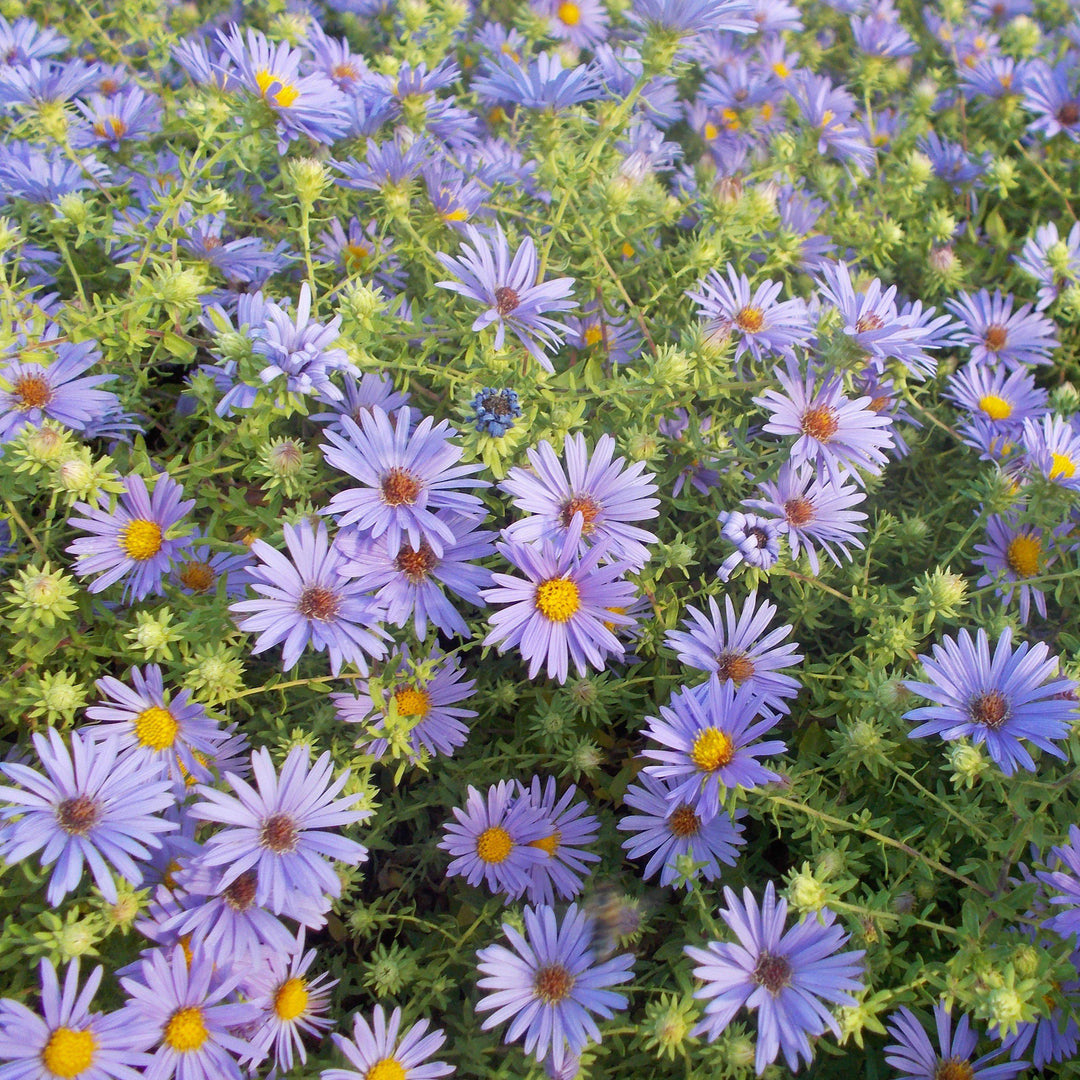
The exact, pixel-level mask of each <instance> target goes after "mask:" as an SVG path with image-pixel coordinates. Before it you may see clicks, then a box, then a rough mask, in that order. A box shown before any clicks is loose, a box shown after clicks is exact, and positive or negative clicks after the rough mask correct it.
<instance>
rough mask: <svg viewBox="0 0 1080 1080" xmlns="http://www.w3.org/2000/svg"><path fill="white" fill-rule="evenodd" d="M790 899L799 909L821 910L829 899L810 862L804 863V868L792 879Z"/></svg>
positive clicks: (794, 906)
mask: <svg viewBox="0 0 1080 1080" xmlns="http://www.w3.org/2000/svg"><path fill="white" fill-rule="evenodd" d="M788 901H789V902H790V904H791V906H792V907H793V908H795V909H796V910H797V911H820V910H821V909H822V908H823V907H824V906H825V904H826V902H827V901H828V896H827V894H826V892H825V889H824V888H822V885H821V882H819V881H818V880H817V878H815V877H814V874H813V872H812V871H811V869H810V864H809V863H803V866H802V869H801V870H800V871H799V872H798V873H797V874H796V875H795V876H794V877H793V878H792V879H791V884H790V885H789V886H788Z"/></svg>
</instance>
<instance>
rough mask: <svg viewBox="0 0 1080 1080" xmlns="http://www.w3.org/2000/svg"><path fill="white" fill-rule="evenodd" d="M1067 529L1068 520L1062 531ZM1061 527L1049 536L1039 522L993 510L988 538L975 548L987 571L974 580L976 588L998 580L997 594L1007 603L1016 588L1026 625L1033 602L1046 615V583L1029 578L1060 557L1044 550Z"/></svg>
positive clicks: (981, 564) (1021, 617) (987, 528)
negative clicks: (1025, 521)
mask: <svg viewBox="0 0 1080 1080" xmlns="http://www.w3.org/2000/svg"><path fill="white" fill-rule="evenodd" d="M1067 529H1068V525H1067V524H1066V525H1064V526H1063V527H1062V529H1061V531H1065V530H1067ZM1058 531H1059V530H1057V529H1055V530H1054V531H1053V533H1051V534H1050V535H1049V536H1048V535H1047V534H1046V533H1044V532H1043V530H1042V529H1040V528H1039V527H1038V526H1036V525H1023V524H1021V523H1020V522H1019V521H1018V519H1017V518H1016V516H1015V515H1013V514H1007V515H1004V516H1003V515H1001V514H991V515H990V517H988V518H987V519H986V541H987V542H986V543H985V544H976V545H975V550H976V551H977V552H979V553H980V554H981V555H982V556H983V558H981V559H976V560H975V561H976V565H978V566H981V567H982V568H983V569H984V570H985V571H986V573H985V574H983V575H982V576H981V577H980V578H979V580H978V581H977V582H976V583H975V585H976V588H979V589H981V588H982V587H983V586H984V585H993V584H998V585H999V588H997V589H996V590H995V595H997V596H1000V597H1001V598H1002V601H1003V602H1004V603H1005V604H1008V603H1011V601H1012V598H1013V593H1014V592H1015V593H1018V595H1019V606H1020V621H1021V622H1022V623H1023V624H1025V625H1026V624H1027V621H1028V618H1029V617H1030V615H1031V604H1032V602H1034V604H1035V610H1036V611H1037V612H1038V613H1039V614H1040V615H1041V616H1042V617H1043V618H1044V619H1045V618H1046V596H1045V587H1044V586H1042V585H1039V584H1037V583H1035V582H1033V581H1030V580H1029V579H1030V578H1033V577H1037V576H1038V575H1040V574H1042V573H1044V572H1045V571H1046V570H1047V569H1049V568H1050V567H1051V566H1053V564H1054V563H1055V562H1056V561H1057V556H1056V555H1055V554H1053V553H1052V551H1051V552H1047V551H1044V550H1043V546H1044V544H1045V543H1046V541H1047V540H1052V539H1053V538H1054V536H1055V534H1056V533H1057V532H1058ZM1002 583H1003V584H1002Z"/></svg>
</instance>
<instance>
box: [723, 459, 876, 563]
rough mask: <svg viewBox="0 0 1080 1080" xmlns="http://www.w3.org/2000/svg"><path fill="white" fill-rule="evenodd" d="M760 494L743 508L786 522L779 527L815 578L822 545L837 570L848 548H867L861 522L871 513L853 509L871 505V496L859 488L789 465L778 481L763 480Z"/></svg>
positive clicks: (863, 527)
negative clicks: (803, 553) (752, 508)
mask: <svg viewBox="0 0 1080 1080" xmlns="http://www.w3.org/2000/svg"><path fill="white" fill-rule="evenodd" d="M758 490H759V491H760V492H761V493H762V495H764V496H765V497H764V498H762V499H744V500H743V505H744V506H752V507H754V508H755V509H756V510H761V511H763V512H764V513H766V514H774V515H775V516H776V517H777V518H779V519H781V520H780V521H778V523H777V528H778V529H779V530H780V531H781V532H782V533H784V534H785V535H786V536H787V538H788V546H789V547H790V548H791V555H792V558H795V559H797V558H798V557H799V554H800V552H803V551H805V552H806V557H807V560H808V561H809V563H810V568H811V569H812V570H813V572H814V573H815V574H817V573H818V572H819V571H820V564H819V562H818V552H817V548H818V545H820V547H821V549H822V551H824V552H825V554H826V555H828V556H829V558H830V559H832V561H833V562H834V563H836V565H837V566H839V565H840V555H843V556H844V558H845V559H847V558H850V556H849V555H848V546H849V545H850V546H851V547H856V548H859V549H860V550H861V549H862V547H863V543H862V541H861V540H860V539H859V534H860V533H864V532H866V526H864V525H862V524H860V523H861V522H863V521H865V520H866V514H864V513H863V512H862V511H861V510H854V509H852V508H853V507H856V506H859V505H860V504H861V503H863V502H865V501H866V492H865V491H862V490H860V489H859V488H858V487H856V486H855V484H845V483H841V484H834V483H833V482H832V481H831V480H830V479H828V477H822V476H819V475H818V473H817V471H816V470H815V469H814V468H813V467H812V466H810V465H800V466H798V467H796V466H794V465H792V464H791V462H785V463H784V464H783V465H781V466H780V473H779V475H778V476H777V477H776V480H775V481H773V480H765V481H763V482H762V483H761V484H759V485H758ZM834 545H835V547H836V549H837V551H839V553H840V554H839V555H838V554H837V551H834V550H833V546H834Z"/></svg>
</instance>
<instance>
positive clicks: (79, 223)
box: [56, 191, 90, 229]
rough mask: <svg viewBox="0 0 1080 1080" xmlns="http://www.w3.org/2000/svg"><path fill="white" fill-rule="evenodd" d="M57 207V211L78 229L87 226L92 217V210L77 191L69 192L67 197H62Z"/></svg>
mask: <svg viewBox="0 0 1080 1080" xmlns="http://www.w3.org/2000/svg"><path fill="white" fill-rule="evenodd" d="M56 205H57V209H59V211H60V216H61V217H62V218H63V219H64V220H65V221H67V222H70V223H71V224H72V225H74V226H75V227H76V228H80V229H81V228H82V227H83V226H84V225H85V224H86V219H87V218H88V217H89V216H90V210H89V207H87V205H86V200H85V199H84V198H83V197H82V195H80V194H79V192H77V191H72V192H69V193H68V194H67V195H61V196H60V201H59V202H58V203H57V204H56Z"/></svg>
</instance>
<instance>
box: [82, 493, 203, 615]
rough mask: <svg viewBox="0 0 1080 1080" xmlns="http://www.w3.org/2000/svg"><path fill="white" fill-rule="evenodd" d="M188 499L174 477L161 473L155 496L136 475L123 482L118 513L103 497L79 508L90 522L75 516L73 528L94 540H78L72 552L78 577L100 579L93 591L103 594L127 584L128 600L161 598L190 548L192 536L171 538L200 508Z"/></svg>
mask: <svg viewBox="0 0 1080 1080" xmlns="http://www.w3.org/2000/svg"><path fill="white" fill-rule="evenodd" d="M183 494H184V489H183V488H182V487H181V486H180V485H179V484H178V483H177V482H176V481H175V480H173V479H172V477H170V476H168V475H167V474H165V473H161V474H160V475H159V476H158V478H157V482H156V483H155V484H154V494H153V495H152V496H151V495H150V494H149V493H148V492H147V490H146V482H145V481H144V480H143V478H142V477H141V476H137V475H135V474H132V475H130V476H127V477H125V478H124V491H123V493H122V494H121V496H120V500H119V503H118V505H117V507H116V509H115V510H112V511H110V510H109V509H108V507H107V504H106V503H105V502H104V497H103V501H102V503H101V504H100V505H99V506H91V505H89V504H88V503H81V502H80V503H76V504H75V509H76V510H78V511H79V512H80V513H81V514H84V515H85V517H71V518H69V519H68V524H69V525H72V526H74V527H75V528H76V529H81V530H82V531H83V532H88V533H92V534H93V535H91V536H80V537H78V538H77V539H76V540H73V541H72V542H71V543H70V544H69V545H68V547H67V551H68V554H70V555H75V556H77V558H76V560H75V573H76V574H78V575H79V577H86V576H87V575H89V574H97V575H98V576H97V577H96V578H95V579H94V580H93V581H92V582H91V583H90V585H89V589H90V592H92V593H97V592H101V591H102V590H103V589H107V588H108V587H109V586H110V585H112V584H114V583H115V582H117V581H120V580H121V579H124V595H125V598H126V597H127V596H129V595H130V597H131V599H132V600H142V599H143V597H144V596H147V595H148V594H150V593H154V594H155V595H158V596H160V595H161V593H162V591H163V590H162V584H161V582H162V578H163V577H164V576H165V574H166V573H167V572H168V569H169V564H170V562H171V561H173V560H174V559H176V558H177V557H178V556H179V554H180V553H181V552H182V551H183V550H184V548H186V547H188V546H190V544H191V539H190V537H180V538H177V539H170V538H169V535H168V534H169V531H170V530H171V529H173V528H175V526H176V525H177V524H178V523H179V522H180V520H181V519H182V518H183V517H184V515H185V514H186V513H187V512H188V511H189V510H190V509H191V508H192V507H193V506H194V505H195V500H194V499H187V500H184V499H183V498H182V496H183Z"/></svg>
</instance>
